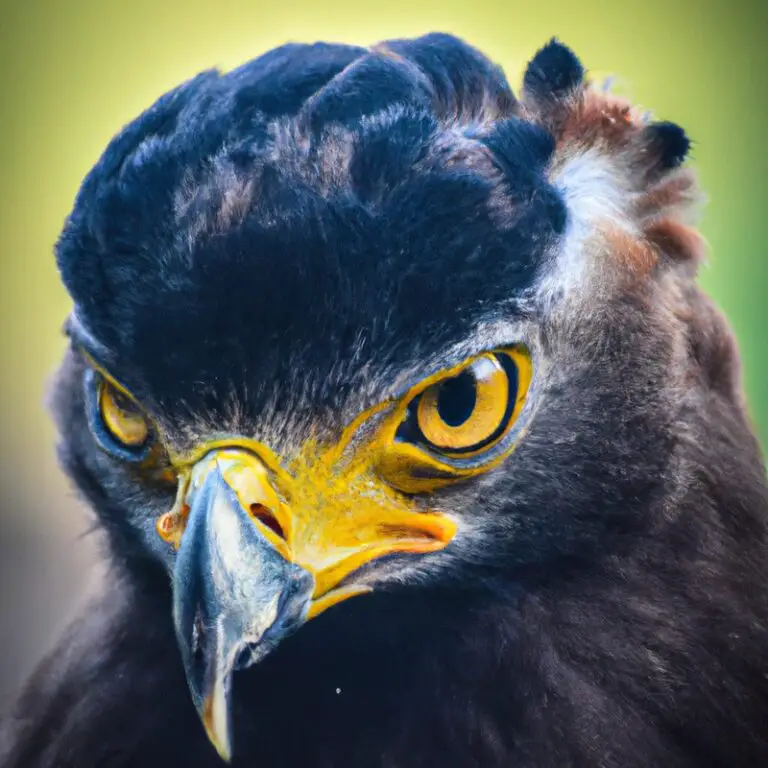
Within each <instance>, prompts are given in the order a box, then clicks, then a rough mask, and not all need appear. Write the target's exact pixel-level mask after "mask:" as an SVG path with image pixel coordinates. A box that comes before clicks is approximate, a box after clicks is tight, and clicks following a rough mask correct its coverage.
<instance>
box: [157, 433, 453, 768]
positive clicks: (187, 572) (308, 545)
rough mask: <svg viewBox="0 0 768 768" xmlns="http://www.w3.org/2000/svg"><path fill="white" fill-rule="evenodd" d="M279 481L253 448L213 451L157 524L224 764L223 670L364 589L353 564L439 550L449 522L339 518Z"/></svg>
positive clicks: (201, 701)
mask: <svg viewBox="0 0 768 768" xmlns="http://www.w3.org/2000/svg"><path fill="white" fill-rule="evenodd" d="M283 484H284V478H283V482H282V483H281V482H280V480H279V479H278V478H276V477H275V476H274V474H273V473H272V472H271V471H270V470H269V469H268V468H267V466H266V464H265V463H264V462H263V461H262V460H261V459H260V458H259V457H257V456H256V455H255V453H252V452H250V451H245V450H241V449H236V448H223V449H221V450H214V451H211V452H209V453H208V454H207V455H206V456H205V457H204V458H203V459H202V460H200V461H199V462H198V463H197V464H196V465H195V466H194V467H193V468H192V471H191V473H190V474H189V476H188V479H187V482H185V483H183V484H182V485H180V492H179V497H178V499H177V504H176V506H175V507H174V510H172V511H171V512H170V513H168V514H167V515H165V516H163V518H161V519H160V521H159V523H158V531H159V533H160V535H161V536H162V537H163V538H164V539H166V540H167V541H169V542H170V543H173V544H174V545H175V546H177V547H178V555H177V557H176V563H175V566H174V571H173V593H174V602H173V612H174V623H175V629H176V636H177V640H178V644H179V647H180V650H181V655H182V660H183V663H184V668H185V671H186V676H187V682H188V684H189V688H190V692H191V694H192V699H193V701H194V704H195V707H196V708H197V710H198V713H199V715H200V718H201V720H202V722H203V725H204V727H205V730H206V732H207V734H208V737H209V739H210V741H211V742H212V744H213V745H214V747H215V748H216V750H217V751H218V753H219V755H220V756H221V757H222V758H223V759H224V760H227V761H228V760H229V759H230V757H231V754H232V736H231V733H232V723H231V703H230V689H231V678H232V673H233V672H234V671H235V670H237V669H244V668H246V667H248V666H250V665H251V664H254V663H256V662H258V661H259V660H260V659H262V658H263V657H264V656H265V655H266V654H267V653H269V651H271V650H272V649H273V648H275V646H277V645H278V644H279V643H280V642H281V640H282V639H283V638H285V637H286V636H287V635H289V634H290V633H291V632H293V631H294V630H296V629H298V628H299V627H300V626H301V625H302V624H303V623H304V622H305V621H307V620H308V619H311V618H313V617H314V616H316V615H318V614H319V613H321V612H322V611H323V610H325V609H326V608H328V607H330V606H331V605H333V604H335V603H337V602H340V601H341V600H344V599H346V598H348V597H352V596H354V595H359V594H362V593H364V592H369V591H371V588H370V587H369V586H364V585H355V584H354V583H352V576H353V575H354V573H355V572H356V571H357V570H358V569H359V568H360V566H362V565H364V564H365V563H368V562H370V561H372V560H374V559H376V558H378V557H381V556H383V555H385V554H391V553H393V552H422V553H423V552H430V551H436V550H439V549H442V548H443V547H445V546H446V545H447V544H448V542H449V541H450V540H451V539H452V538H453V536H454V534H455V530H456V528H455V524H454V523H453V522H452V521H450V520H448V519H447V518H445V517H443V516H441V515H436V514H429V513H420V512H414V511H412V510H407V511H406V510H404V509H403V508H402V507H397V506H392V507H387V506H386V505H384V506H382V505H379V506H377V507H376V508H375V509H373V510H372V509H371V508H370V505H367V506H366V504H365V503H360V504H357V505H353V504H350V506H349V508H348V511H347V513H346V514H345V515H344V517H343V519H339V517H338V515H334V514H328V511H327V510H324V509H323V508H322V506H323V504H322V502H320V503H318V494H317V493H316V492H313V493H310V494H309V495H308V496H307V495H306V494H305V495H304V496H302V494H297V496H298V498H291V496H292V494H291V493H290V490H288V491H287V492H281V493H278V491H277V490H276V486H280V485H283ZM281 491H283V489H282V488H281ZM289 498H290V499H291V502H290V503H289V502H288V501H287V499H289ZM308 502H311V503H308ZM324 513H325V514H324Z"/></svg>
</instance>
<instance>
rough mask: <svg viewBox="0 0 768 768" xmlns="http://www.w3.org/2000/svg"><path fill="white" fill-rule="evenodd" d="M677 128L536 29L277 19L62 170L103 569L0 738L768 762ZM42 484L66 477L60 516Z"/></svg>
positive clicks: (243, 749) (725, 413)
mask: <svg viewBox="0 0 768 768" xmlns="http://www.w3.org/2000/svg"><path fill="white" fill-rule="evenodd" d="M689 144H690V142H689V140H688V138H687V137H686V134H685V133H684V131H683V130H682V129H681V128H680V127H678V126H677V125H675V124H673V123H669V122H654V121H652V120H651V119H650V118H649V117H647V116H646V115H644V114H643V113H641V112H640V111H639V110H638V109H637V108H636V107H634V106H632V105H631V104H629V103H627V102H626V101H624V100H623V99H622V98H620V97H618V96H617V95H615V94H612V93H610V92H609V91H606V90H605V89H603V88H602V87H599V86H597V85H595V84H593V83H592V82H591V81H590V80H589V78H588V76H587V75H586V74H585V71H584V69H583V67H582V65H581V63H580V61H579V59H578V58H577V57H576V56H575V55H574V54H573V53H572V52H571V51H570V50H569V49H568V48H567V47H565V46H564V45H563V44H561V43H559V42H558V41H556V40H553V41H551V42H550V43H548V44H547V45H545V46H544V47H543V48H542V49H541V50H540V51H539V52H538V53H537V54H536V55H535V57H534V58H533V59H532V60H531V62H530V63H529V65H528V67H527V70H526V71H525V74H524V78H523V82H522V87H521V88H520V89H519V94H518V95H517V96H516V95H515V94H513V92H512V90H511V89H510V87H509V85H508V83H507V81H506V79H505V76H504V75H503V73H502V71H501V70H500V69H499V68H498V67H497V66H495V65H494V64H492V63H491V62H490V61H489V60H488V59H487V58H486V57H485V56H483V55H482V54H481V53H479V52H478V51H477V50H475V49H474V48H473V47H471V46H470V45H468V44H466V43H464V42H462V41H461V40H459V39H457V38H455V37H452V36H448V35H444V34H431V35H427V36H425V37H421V38H418V39H410V40H390V41H387V42H384V43H381V44H378V45H375V46H373V47H371V48H360V47H353V46H348V45H332V44H320V43H318V44H313V45H299V44H290V45H285V46H282V47H279V48H277V49H275V50H272V51H270V52H269V53H266V54H265V55H263V56H261V57H259V58H256V59H255V60H253V61H251V62H250V63H247V64H245V65H243V66H241V67H240V68H238V69H235V70H233V71H230V72H228V73H225V74H223V73H221V72H219V71H206V72H204V73H202V74H200V75H199V76H197V77H195V78H193V79H191V80H190V81H189V82H186V83H184V84H183V85H181V86H180V87H178V88H176V89H175V90H173V91H171V92H169V93H168V94H166V95H165V96H163V97H162V98H160V99H159V100H158V101H157V102H156V103H155V104H154V105H153V106H152V107H150V108H149V109H148V110H147V111H146V112H144V113H143V114H142V115H141V116H140V117H138V118H137V119H136V120H135V121H134V122H132V123H131V124H130V125H128V126H127V127H126V128H125V129H124V130H123V131H122V132H121V133H119V135H117V137H116V138H115V139H114V140H113V141H112V142H111V143H110V145H109V146H108V148H107V149H106V151H105V152H104V154H103V156H102V157H101V159H100V160H99V161H98V163H97V164H96V166H95V167H94V168H93V170H92V171H91V172H90V173H89V175H88V176H87V177H86V179H85V180H84V182H83V184H82V187H81V189H80V192H79V194H78V196H77V199H76V201H75V204H74V208H73V210H72V212H71V215H70V216H69V218H68V219H67V222H66V224H65V226H64V230H63V233H62V235H61V237H60V239H59V242H58V244H57V248H56V255H57V260H58V265H59V268H60V271H61V276H62V279H63V282H64V284H65V286H66V287H67V289H68V291H69V293H70V294H71V296H72V299H73V307H74V308H73V311H72V313H71V315H70V316H69V318H68V321H67V324H66V332H67V334H68V336H69V339H70V340H71V345H70V346H69V350H68V352H67V353H66V358H65V360H64V362H63V365H62V368H61V371H60V374H59V376H58V379H57V384H56V387H55V395H54V398H53V399H54V408H55V413H56V416H57V421H58V427H59V430H60V433H61V449H60V455H61V461H62V463H63V466H64V468H65V469H66V471H67V472H68V473H69V474H70V475H71V477H72V478H73V479H74V482H75V484H76V485H77V487H78V488H79V490H80V492H81V493H82V495H83V496H84V497H85V498H86V499H87V501H88V502H89V503H90V505H91V506H92V507H93V509H94V510H95V512H96V515H97V517H98V521H99V523H100V525H101V527H102V528H103V530H104V532H105V540H106V542H107V545H106V558H107V560H108V562H109V566H110V567H109V570H108V572H107V575H106V576H105V578H104V581H103V584H102V589H101V590H100V593H99V595H98V596H97V597H96V598H94V601H93V602H91V603H90V604H89V605H88V607H87V609H86V610H85V611H84V612H83V613H82V615H80V616H79V618H77V620H76V621H74V623H73V624H72V626H71V628H70V630H69V631H68V633H67V634H66V635H65V636H64V637H62V638H61V639H60V640H58V641H57V642H56V643H54V644H53V647H52V650H51V652H50V655H49V656H48V658H47V660H45V661H44V662H43V663H42V665H41V666H40V667H39V669H38V670H37V672H36V673H34V674H33V676H32V678H31V680H30V681H29V683H28V685H27V687H26V688H25V690H24V691H23V692H22V694H21V696H20V698H19V699H18V701H17V703H16V705H15V709H14V711H13V715H12V716H11V718H10V719H9V720H8V722H7V724H6V731H5V732H6V737H5V747H4V757H3V759H2V761H1V762H2V765H3V766H6V768H10V767H11V766H13V767H14V768H15V767H20V768H27V767H34V768H43V767H50V768H54V766H55V768H67V767H71V768H89V766H109V767H112V766H115V767H119V766H142V767H143V766H150V767H155V766H163V767H164V768H167V766H172V765H173V766H175V765H178V766H184V767H185V768H195V767H197V766H201V767H202V766H211V767H213V766H216V765H220V764H222V762H221V761H222V760H224V761H231V763H232V764H233V765H235V766H243V767H244V768H245V767H256V768H286V767H294V766H295V767H297V768H298V767H301V768H305V767H312V766H317V767H318V768H348V767H352V768H368V767H371V768H374V767H377V768H416V767H419V768H432V767H435V768H446V767H447V768H452V767H454V766H456V767H459V766H461V767H462V768H465V767H466V766H484V767H485V766H491V767H498V768H502V767H503V768H512V767H513V766H514V768H566V767H568V766H571V767H574V768H575V767H576V766H600V767H602V768H610V767H613V768H619V767H620V768H641V767H643V768H648V767H650V766H654V767H663V768H683V767H685V768H693V767H694V766H697V767H699V768H700V767H701V766H706V767H710V768H715V767H716V766H720V767H722V768H726V766H727V767H728V768H750V767H751V766H765V765H768V535H767V534H768V514H767V513H768V491H766V476H765V468H764V463H763V459H762V458H761V455H760V449H759V447H758V444H757V441H756V438H755V436H754V435H753V432H752V430H751V427H750V424H749V419H748V416H747V412H746V407H745V403H744V397H743V394H742V389H741V383H740V373H739V356H738V352H737V349H736V345H735V343H734V340H733V337H732V335H731V333H730V331H729V329H728V325H727V323H726V321H725V319H724V318H723V316H722V315H721V314H720V313H719V312H718V310H716V309H715V308H714V307H713V304H712V303H711V302H710V301H709V300H708V299H707V298H706V297H705V296H704V295H703V294H702V292H701V291H700V289H699V288H698V287H697V285H696V271H697V265H698V264H699V263H700V260H701V258H702V252H703V247H702V238H701V236H700V235H699V234H698V233H697V230H696V229H695V214H696V211H697V207H698V203H699V194H698V191H697V184H696V181H695V177H694V175H693V173H692V171H691V170H690V169H688V168H687V167H686V166H685V162H684V161H685V159H686V155H687V153H688V150H689ZM52 514H55V510H52Z"/></svg>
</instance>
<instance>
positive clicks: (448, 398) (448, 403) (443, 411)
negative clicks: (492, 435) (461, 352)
mask: <svg viewBox="0 0 768 768" xmlns="http://www.w3.org/2000/svg"><path fill="white" fill-rule="evenodd" d="M476 402H477V382H476V381H475V377H474V375H473V374H472V373H471V372H470V371H464V372H463V373H460V374H459V375H458V376H454V377H453V378H452V379H448V381H445V382H443V383H442V384H440V390H439V391H438V393H437V413H438V415H439V416H440V418H441V419H442V420H443V421H444V422H445V423H446V424H447V425H448V426H449V427H459V426H461V425H462V424H464V422H466V421H467V420H468V419H469V417H470V416H471V415H472V412H473V411H474V410H475V403H476Z"/></svg>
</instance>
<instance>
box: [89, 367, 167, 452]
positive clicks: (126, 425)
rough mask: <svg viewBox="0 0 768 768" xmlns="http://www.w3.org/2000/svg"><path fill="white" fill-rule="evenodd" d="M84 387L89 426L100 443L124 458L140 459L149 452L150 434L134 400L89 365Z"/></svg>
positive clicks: (147, 425) (148, 424) (105, 448)
mask: <svg viewBox="0 0 768 768" xmlns="http://www.w3.org/2000/svg"><path fill="white" fill-rule="evenodd" d="M85 388H86V409H87V415H88V422H89V426H90V427H91V431H92V433H93V435H94V437H95V438H96V441H97V442H98V444H99V445H100V447H101V448H103V449H104V450H105V451H106V452H107V453H109V454H111V455H113V456H115V457H117V458H120V459H123V460H125V461H130V462H138V461H142V460H143V459H144V458H145V457H146V456H147V454H148V453H149V450H150V448H151V445H152V437H153V435H152V429H151V426H150V422H149V420H148V419H147V417H146V416H145V415H144V413H143V411H142V410H141V408H140V406H139V405H138V403H136V401H135V400H134V399H133V398H132V397H131V396H130V395H129V394H128V393H127V392H126V391H125V390H123V389H122V388H120V387H119V386H118V385H116V384H114V383H113V382H112V381H110V380H109V379H108V378H107V377H106V376H104V375H103V374H101V373H100V372H98V371H95V370H93V369H90V368H89V369H88V370H87V371H86V376H85Z"/></svg>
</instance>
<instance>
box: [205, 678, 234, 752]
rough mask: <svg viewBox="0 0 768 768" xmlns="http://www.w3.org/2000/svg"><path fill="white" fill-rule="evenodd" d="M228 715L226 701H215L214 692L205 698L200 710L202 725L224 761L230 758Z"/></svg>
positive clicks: (230, 744)
mask: <svg viewBox="0 0 768 768" xmlns="http://www.w3.org/2000/svg"><path fill="white" fill-rule="evenodd" d="M229 717H230V714H229V702H228V701H226V700H225V701H217V696H216V694H215V693H214V694H212V695H210V696H208V697H206V698H205V700H204V702H203V707H202V712H201V719H202V721H203V727H204V728H205V733H206V736H208V740H209V741H210V742H211V745H212V746H213V748H214V749H215V750H216V752H217V753H218V755H219V757H220V758H221V759H222V760H223V761H224V762H225V763H229V762H230V761H231V760H232V736H231V734H232V729H231V726H230V722H229Z"/></svg>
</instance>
